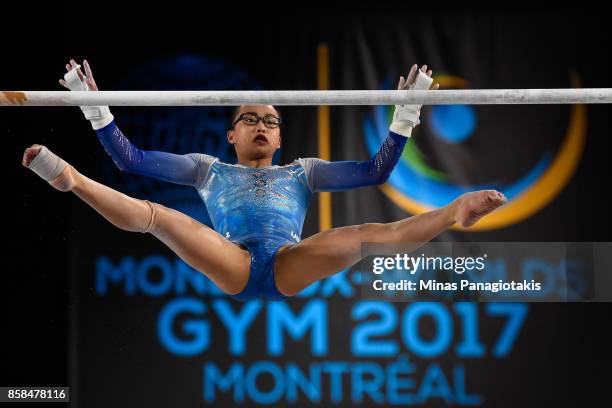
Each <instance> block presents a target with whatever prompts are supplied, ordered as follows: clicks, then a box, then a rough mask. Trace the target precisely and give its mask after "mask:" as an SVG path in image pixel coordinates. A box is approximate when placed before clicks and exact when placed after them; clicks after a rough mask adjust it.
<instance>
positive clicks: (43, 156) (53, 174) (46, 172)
mask: <svg viewBox="0 0 612 408" xmlns="http://www.w3.org/2000/svg"><path fill="white" fill-rule="evenodd" d="M65 167H66V162H65V161H64V160H63V159H62V158H61V157H59V156H58V155H56V154H55V153H53V152H52V151H51V150H49V149H47V148H46V147H45V146H43V147H42V148H41V149H40V152H38V154H37V155H36V157H34V160H32V161H31V162H30V165H29V166H28V168H29V169H30V170H32V171H33V172H34V173H36V174H38V175H39V176H40V177H42V178H43V179H45V180H46V181H48V182H51V181H52V180H55V179H56V178H57V177H58V176H59V175H60V174H61V173H62V171H63V170H64V168H65Z"/></svg>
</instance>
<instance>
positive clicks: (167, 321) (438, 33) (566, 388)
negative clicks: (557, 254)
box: [0, 6, 612, 407]
mask: <svg viewBox="0 0 612 408" xmlns="http://www.w3.org/2000/svg"><path fill="white" fill-rule="evenodd" d="M240 10H242V9H239V8H237V9H236V12H228V11H219V10H212V9H210V10H195V9H194V10H188V11H168V10H157V11H156V10H147V13H146V14H145V13H144V11H143V10H137V9H134V10H122V11H111V10H106V11H105V12H103V13H102V12H98V13H96V16H90V17H88V21H87V23H83V22H79V23H78V24H75V23H73V22H72V21H70V20H68V19H67V18H66V17H61V16H58V17H56V18H55V19H54V21H53V22H51V21H49V19H43V18H42V17H39V18H38V19H36V18H35V19H34V20H32V22H31V24H30V25H29V27H34V26H38V27H42V28H41V29H39V30H37V33H38V35H37V36H33V37H29V36H26V35H25V34H24V35H23V36H19V35H16V36H14V37H11V39H12V40H11V42H10V44H8V45H7V47H9V48H8V50H9V51H8V52H6V53H5V64H4V66H3V72H4V73H5V75H3V76H2V77H1V78H0V89H7V90H10V89H14V90H18V89H40V90H48V89H49V90H52V89H58V90H59V89H60V86H59V84H57V79H58V78H60V77H61V75H63V72H64V69H63V66H64V63H65V62H66V61H67V59H68V58H70V57H74V58H77V59H78V60H81V59H82V58H87V59H88V60H89V61H90V63H91V64H92V68H93V70H94V74H95V76H96V80H97V83H98V85H99V87H100V88H101V89H104V90H119V89H121V90H123V89H126V90H129V89H134V90H136V89H138V90H145V89H151V90H162V89H201V90H206V89H228V90H229V89H270V90H284V89H316V88H317V86H318V85H317V84H318V79H320V74H318V67H319V65H318V64H319V63H320V62H321V60H320V59H319V58H320V54H318V52H317V50H321V47H323V49H326V50H327V52H328V55H329V60H328V63H327V64H326V66H327V67H328V69H329V88H330V89H390V88H392V87H394V86H395V84H396V81H397V78H398V77H399V75H400V74H403V75H405V74H406V72H407V71H408V70H409V68H410V66H411V64H413V63H420V64H422V63H427V64H428V65H429V66H430V67H431V68H432V69H434V72H435V74H436V75H439V80H440V82H441V83H442V85H443V87H445V88H474V89H477V88H485V89H486V88H567V87H571V86H576V85H577V84H578V83H577V82H576V81H579V83H580V86H583V87H609V86H610V80H609V77H608V73H609V72H610V61H609V59H610V56H609V28H607V26H606V25H605V24H604V19H603V16H601V15H598V14H597V13H595V12H593V13H592V14H572V13H569V12H558V13H556V14H550V13H545V12H531V13H519V12H516V11H511V12H497V11H493V10H487V11H472V12H467V11H457V10H455V11H453V12H444V13H441V12H437V11H430V10H426V11H421V10H419V11H418V12H416V11H415V12H414V13H412V15H411V16H409V17H406V13H405V11H406V10H405V7H399V6H389V7H387V8H386V9H384V11H383V10H382V9H381V10H367V9H354V10H352V11H351V12H350V13H336V14H328V15H324V16H320V15H315V13H314V11H313V10H310V11H308V12H296V13H292V14H287V15H283V16H274V17H273V18H267V17H266V14H265V9H260V8H258V7H252V10H254V12H253V13H246V12H243V11H240ZM43 28H44V29H43ZM27 30H28V29H27V28H26V27H23V26H18V25H16V26H15V27H11V31H12V32H14V33H22V34H23V33H24V31H27ZM29 34H32V33H31V32H30V33H29ZM574 109H575V108H573V107H570V106H491V107H488V106H473V107H455V108H440V107H425V108H424V110H423V113H422V115H421V121H422V124H421V126H420V127H419V128H418V129H417V131H416V132H415V134H414V137H413V138H412V140H411V141H410V142H409V143H408V145H407V147H406V150H407V151H406V152H405V153H404V156H403V157H402V159H401V163H400V167H401V169H400V168H399V167H398V169H396V171H395V172H394V176H393V177H392V178H391V179H390V180H389V182H388V183H387V184H386V186H385V187H380V188H379V187H368V188H362V189H357V190H352V191H348V192H342V193H335V194H333V195H332V225H333V226H343V225H351V224H360V223H364V222H390V221H394V220H398V219H401V218H405V217H408V216H410V215H412V214H413V211H411V210H413V209H414V208H415V205H416V204H419V205H427V204H432V205H442V204H444V200H450V199H451V198H452V194H453V192H457V191H460V190H461V189H465V190H470V189H473V188H475V186H489V185H494V186H502V187H504V186H505V187H508V189H509V190H508V191H511V192H513V194H514V196H513V197H511V198H512V199H513V200H519V199H520V198H521V194H522V193H525V192H526V191H528V190H529V191H531V194H532V196H530V197H532V198H530V200H540V198H541V196H540V195H539V194H543V193H541V191H543V190H534V189H533V183H534V180H536V181H537V179H538V178H539V177H542V176H543V175H544V173H545V170H546V169H547V168H549V166H551V165H552V164H553V163H554V162H555V158H556V157H558V156H559V155H560V153H561V152H562V150H563V149H562V147H563V146H564V143H565V142H566V141H567V140H568V137H570V136H568V135H570V133H571V132H570V131H569V129H570V128H572V123H573V122H572V120H575V118H576V117H575V116H574V115H575V114H576V112H575V110H574ZM580 109H584V115H585V116H584V117H583V122H582V123H583V125H584V126H583V127H582V128H581V129H583V130H584V132H583V133H582V134H581V135H578V136H575V137H582V139H581V140H583V141H584V148H583V149H580V151H578V150H577V151H575V152H574V153H575V156H574V158H575V160H576V161H577V166H576V167H575V168H571V169H570V170H571V171H569V176H568V177H567V180H565V182H563V183H561V185H560V188H559V189H558V191H557V192H556V193H555V194H553V196H552V197H550V199H549V200H547V201H546V200H541V203H542V205H541V206H540V208H539V209H538V210H537V211H534V212H532V213H529V214H528V215H516V216H509V219H510V221H509V222H506V224H505V225H503V226H497V227H495V226H494V227H492V228H490V229H488V230H486V231H480V232H462V231H449V232H447V233H444V234H443V235H442V236H440V238H439V239H440V240H441V241H466V240H467V241H611V237H610V233H609V229H608V228H609V225H610V215H609V206H610V200H609V197H608V194H607V191H606V186H607V185H606V183H607V182H606V180H607V178H608V176H609V175H610V170H611V169H610V162H609V160H608V159H607V157H606V156H607V154H608V152H609V151H610V143H609V137H608V135H609V133H610V123H609V114H610V107H609V105H601V106H595V105H591V106H588V107H581V108H580ZM112 112H113V113H114V114H115V117H116V121H117V124H118V126H119V127H120V128H121V129H122V130H123V131H124V132H125V134H126V135H127V136H128V137H129V138H130V139H131V140H132V142H134V143H135V144H136V145H137V146H139V147H141V148H147V149H155V150H165V151H171V152H174V153H189V152H205V153H208V154H213V155H215V156H218V157H220V158H222V160H224V161H229V162H232V161H233V160H235V157H234V155H233V152H232V150H231V148H230V145H229V144H227V142H226V141H225V130H226V129H227V123H228V121H229V115H230V113H231V108H220V107H211V108H112ZM281 112H282V114H283V120H284V122H285V124H284V125H283V130H282V136H283V148H282V151H281V152H280V153H279V154H278V155H277V157H275V162H276V163H278V164H285V163H288V162H291V161H292V160H293V159H294V158H297V157H317V156H318V155H319V146H318V141H317V135H318V133H317V132H318V120H319V111H318V109H317V108H315V107H300V108H297V107H286V108H281ZM390 112H392V109H391V108H390V107H332V108H331V109H330V122H329V124H330V129H331V132H330V133H331V138H330V140H329V143H330V147H331V159H332V160H356V159H359V160H364V159H368V158H369V157H371V155H372V153H373V151H372V149H373V147H372V146H374V147H375V148H377V147H378V143H380V138H381V137H383V138H384V136H386V134H384V129H386V128H385V126H387V125H388V122H387V120H388V118H389V116H388V115H389V113H390ZM0 123H2V125H3V126H2V131H3V132H4V135H5V141H6V142H8V143H9V148H8V149H7V153H6V154H5V159H7V160H5V165H7V170H8V173H7V174H8V175H9V177H7V178H8V179H9V180H10V183H11V184H10V188H6V190H5V191H6V194H7V195H8V194H10V193H12V192H13V191H15V192H16V195H17V199H9V201H10V202H11V203H14V204H13V206H12V208H11V210H10V211H11V212H10V213H7V214H6V215H7V222H6V224H7V225H9V226H10V227H9V228H10V229H9V230H8V231H7V235H6V236H7V239H6V241H7V244H8V246H7V253H6V255H5V260H6V261H7V263H8V264H7V265H6V273H5V277H4V279H3V284H2V292H3V294H4V296H3V299H4V300H5V302H6V305H5V307H4V308H3V314H2V316H3V321H4V322H5V323H4V330H3V334H4V335H3V339H4V340H5V341H6V342H7V345H6V346H5V347H4V348H3V355H2V361H3V365H2V370H1V371H2V385H6V386H9V385H57V386H60V385H68V386H70V387H72V389H71V396H72V400H73V402H76V404H78V405H83V406H100V407H101V406H107V405H115V406H133V405H144V404H148V405H151V406H162V405H164V406H166V405H182V406H196V405H204V404H213V405H223V406H232V405H238V404H242V403H247V404H249V405H254V404H257V403H260V404H272V405H276V406H291V405H295V406H304V405H310V404H314V403H323V404H325V405H340V406H350V405H354V404H367V405H373V404H387V405H395V404H402V405H426V406H437V405H443V404H444V403H452V404H455V405H483V404H484V405H487V406H491V405H495V406H515V405H517V404H522V405H542V404H544V403H549V404H555V405H560V404H563V403H571V404H584V403H585V402H586V401H589V400H596V401H598V402H599V403H604V404H603V405H605V401H607V402H610V397H609V394H607V393H606V390H605V388H603V386H604V385H605V384H608V383H609V382H610V379H611V376H610V373H609V365H610V362H611V357H612V356H611V353H610V351H609V344H610V340H611V339H610V335H609V334H608V333H607V326H609V313H610V307H609V304H606V303H601V304H579V303H571V304H523V303H512V304H476V303H467V302H464V303H432V302H427V303H425V302H421V303H419V302H416V303H387V302H381V301H363V300H361V299H360V298H359V290H358V289H359V288H358V286H357V285H356V283H355V282H354V280H353V278H354V276H353V275H352V274H351V273H342V274H339V275H337V276H336V277H334V278H332V279H328V280H326V281H324V282H321V283H320V284H317V285H314V286H313V287H311V288H309V289H308V290H306V291H305V292H304V293H303V295H301V296H299V297H296V298H294V299H291V300H290V301H288V302H266V301H253V302H249V303H238V302H234V301H231V300H229V299H228V298H226V297H225V296H223V295H222V294H220V293H219V292H218V291H216V290H215V288H214V287H213V286H212V285H211V284H210V283H209V282H208V281H207V280H206V279H204V277H203V276H202V275H201V274H198V273H196V272H194V271H193V270H191V269H190V268H189V267H187V266H186V265H185V264H183V263H182V262H181V261H180V260H178V259H177V258H176V257H175V256H174V255H173V254H172V252H171V251H170V250H168V249H167V248H165V247H164V246H163V245H162V244H161V243H160V242H158V241H157V240H155V239H154V238H153V237H151V236H145V235H137V234H130V233H126V232H122V231H119V230H117V229H115V228H114V227H112V226H111V225H110V224H108V223H106V222H105V221H104V220H103V219H102V218H101V217H99V216H98V215H97V214H96V213H95V212H94V211H92V210H91V209H90V208H89V207H87V206H85V205H84V204H83V203H82V202H80V201H78V200H77V199H76V198H75V197H74V196H73V195H71V194H61V193H59V192H56V191H54V190H52V189H51V188H50V187H49V186H48V185H45V183H43V182H42V181H41V180H40V179H38V178H36V177H35V176H34V175H33V174H31V172H29V171H26V170H25V169H23V168H22V167H21V165H20V160H21V155H22V153H23V150H24V148H25V147H27V146H29V145H30V144H32V143H40V144H45V145H47V146H48V147H49V148H51V149H52V150H53V151H55V152H56V153H58V154H60V155H61V156H62V157H63V158H65V159H66V160H67V161H69V162H70V163H71V164H73V165H74V166H75V167H76V168H77V169H79V170H80V171H81V172H83V173H84V174H86V175H87V176H89V177H91V178H93V179H95V180H98V181H100V182H102V183H104V184H108V185H110V186H112V187H113V188H116V189H118V190H120V191H122V192H125V193H126V194H129V195H132V196H135V197H138V198H146V199H150V200H153V201H157V202H160V203H162V204H164V205H167V206H170V207H173V208H176V209H178V210H181V211H184V212H186V213H187V214H189V215H191V216H193V217H195V218H197V219H198V220H200V221H202V222H205V223H207V222H209V220H208V216H207V214H206V211H205V209H204V206H203V204H202V203H201V201H200V200H199V198H198V196H197V194H196V192H195V191H194V190H193V189H191V188H186V187H181V186H174V185H170V184H164V183H161V182H157V181H154V180H150V179H145V178H143V177H138V176H133V175H129V174H122V173H121V172H120V171H119V170H118V169H116V167H115V166H114V164H113V163H112V161H111V160H110V158H109V157H108V156H107V155H106V153H105V152H104V149H103V148H102V146H101V145H100V144H99V142H98V141H97V139H96V137H95V134H94V132H93V131H92V130H91V128H90V126H89V124H88V123H87V122H86V121H85V120H84V119H83V118H82V115H81V113H80V112H79V110H78V109H77V108H73V109H70V108H28V109H3V110H1V111H0ZM381 123H383V124H384V126H382V129H383V131H382V133H381V130H380V129H381V127H380V124H381ZM572 137H574V136H572ZM568 165H569V164H568ZM527 175H531V178H529V177H527ZM530 183H531V184H530ZM510 186H511V187H512V189H511V190H510ZM530 189H531V190H530ZM415 203H416V204H415ZM531 204H533V201H530V202H525V203H524V204H523V205H525V206H529V205H531ZM320 211H321V208H320V207H319V203H318V201H317V200H316V199H315V200H313V202H312V204H311V207H310V209H309V212H308V215H307V219H306V222H305V226H304V231H303V235H302V236H303V237H307V236H310V235H312V234H315V233H316V232H318V228H319V226H318V225H319V224H318V222H319V213H320ZM14 213H16V214H17V215H16V216H14V215H13V214H14ZM517 214H520V212H519V213H517ZM13 217H15V220H13ZM13 221H17V222H15V223H14V222H13ZM13 236H17V239H16V240H15V239H14V238H13ZM76 404H75V405H76Z"/></svg>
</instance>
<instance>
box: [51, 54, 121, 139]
mask: <svg viewBox="0 0 612 408" xmlns="http://www.w3.org/2000/svg"><path fill="white" fill-rule="evenodd" d="M83 66H84V67H85V74H84V73H83V71H82V70H81V66H80V65H79V64H77V63H76V61H75V60H74V59H71V60H70V63H69V64H66V71H67V72H66V74H65V75H64V79H60V80H59V83H60V84H61V85H62V86H63V87H64V88H66V89H69V90H71V91H98V85H97V84H96V81H95V79H94V76H93V72H91V67H90V66H89V63H88V62H87V60H83ZM80 108H81V110H82V111H83V114H84V115H85V118H86V119H87V120H89V121H90V122H91V127H93V128H94V129H95V130H98V129H101V128H103V127H105V126H106V125H108V124H109V123H111V122H112V121H113V119H114V118H113V115H112V114H111V113H110V109H109V108H108V106H81V107H80Z"/></svg>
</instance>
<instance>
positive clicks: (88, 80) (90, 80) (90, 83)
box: [59, 59, 99, 91]
mask: <svg viewBox="0 0 612 408" xmlns="http://www.w3.org/2000/svg"><path fill="white" fill-rule="evenodd" d="M83 66H84V67H85V72H86V74H87V75H85V74H83V71H81V68H80V65H79V64H77V63H76V61H75V60H74V59H70V62H69V63H68V64H66V72H70V71H71V70H72V69H75V68H76V70H77V75H78V77H79V80H81V81H84V82H85V84H87V87H88V88H89V90H90V91H98V90H99V89H98V85H96V81H95V80H94V76H93V72H91V67H90V66H89V63H88V62H87V60H83ZM59 83H60V84H61V85H62V86H63V87H64V88H66V89H68V90H71V91H73V89H70V86H68V83H67V82H66V81H65V80H63V79H60V80H59Z"/></svg>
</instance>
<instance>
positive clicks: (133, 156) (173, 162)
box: [96, 120, 198, 186]
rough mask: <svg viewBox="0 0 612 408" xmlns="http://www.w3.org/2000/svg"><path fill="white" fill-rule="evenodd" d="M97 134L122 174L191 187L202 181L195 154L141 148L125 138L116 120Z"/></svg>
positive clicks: (98, 130) (97, 131)
mask: <svg viewBox="0 0 612 408" xmlns="http://www.w3.org/2000/svg"><path fill="white" fill-rule="evenodd" d="M96 134H97V135H98V139H100V142H101V143H102V146H104V149H105V150H106V152H107V153H108V154H109V155H110V156H111V158H112V159H113V162H115V165H116V166H117V167H118V168H119V169H120V170H121V171H126V172H128V173H134V174H139V175H142V176H148V177H153V178H156V179H158V180H162V181H168V182H171V183H177V184H185V185H189V186H195V185H196V184H197V182H198V162H197V157H196V156H197V155H195V154H184V155H182V154H174V153H167V152H158V151H153V150H142V149H139V148H137V147H136V146H134V145H133V144H132V143H131V142H130V141H129V140H128V138H127V137H125V135H124V134H123V132H121V130H119V128H118V127H117V125H115V121H114V120H113V121H112V122H111V123H110V124H108V125H106V126H105V127H103V128H101V129H97V130H96Z"/></svg>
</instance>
